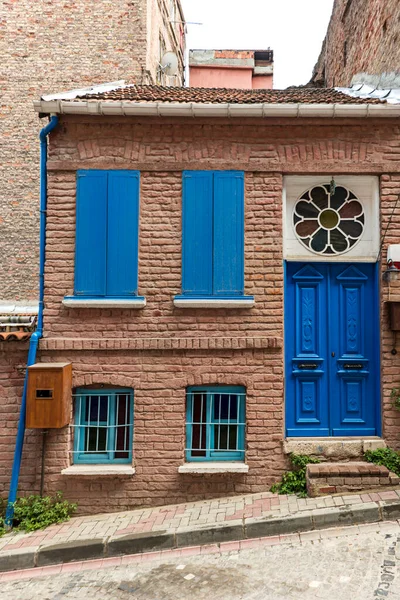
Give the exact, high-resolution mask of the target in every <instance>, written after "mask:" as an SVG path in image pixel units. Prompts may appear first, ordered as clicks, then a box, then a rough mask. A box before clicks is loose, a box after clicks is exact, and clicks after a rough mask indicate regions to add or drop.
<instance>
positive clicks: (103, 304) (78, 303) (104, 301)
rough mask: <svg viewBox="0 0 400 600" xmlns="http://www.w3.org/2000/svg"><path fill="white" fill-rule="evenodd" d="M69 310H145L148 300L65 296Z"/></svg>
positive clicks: (137, 297) (139, 297)
mask: <svg viewBox="0 0 400 600" xmlns="http://www.w3.org/2000/svg"><path fill="white" fill-rule="evenodd" d="M62 303H63V305H64V306H66V307H67V308H134V309H138V308H144V307H145V306H146V298H144V297H143V296H136V297H134V298H80V297H78V296H65V298H63V301H62Z"/></svg>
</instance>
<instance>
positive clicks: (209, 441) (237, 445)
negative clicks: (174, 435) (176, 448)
mask: <svg viewBox="0 0 400 600" xmlns="http://www.w3.org/2000/svg"><path fill="white" fill-rule="evenodd" d="M245 403H246V393H245V391H244V388H242V387H239V388H237V387H236V388H232V387H229V388H228V387H227V388H223V387H217V388H190V389H189V390H188V392H187V421H186V460H187V461H196V460H197V461H205V460H216V461H223V460H241V461H244V453H245V449H244V446H245V444H244V440H245V425H246V422H245Z"/></svg>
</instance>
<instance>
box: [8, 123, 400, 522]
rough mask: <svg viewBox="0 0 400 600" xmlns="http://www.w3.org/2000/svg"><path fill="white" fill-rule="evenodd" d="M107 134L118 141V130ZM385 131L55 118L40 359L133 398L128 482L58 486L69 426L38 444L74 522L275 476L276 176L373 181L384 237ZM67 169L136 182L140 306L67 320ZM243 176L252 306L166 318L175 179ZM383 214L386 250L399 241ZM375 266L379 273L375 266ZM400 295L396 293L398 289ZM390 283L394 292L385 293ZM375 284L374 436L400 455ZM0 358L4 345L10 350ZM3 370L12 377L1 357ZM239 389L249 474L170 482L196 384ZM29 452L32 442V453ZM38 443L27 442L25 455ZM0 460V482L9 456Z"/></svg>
mask: <svg viewBox="0 0 400 600" xmlns="http://www.w3.org/2000/svg"><path fill="white" fill-rule="evenodd" d="M116 132H117V133H116ZM398 135H399V125H398V123H397V121H392V120H390V119H387V120H386V119H382V120H380V121H378V120H376V121H374V120H365V119H364V120H350V119H346V120H340V119H335V120H316V119H310V120H305V119H297V120H293V119H287V120H280V119H268V120H264V121H262V120H253V121H252V120H240V121H235V122H234V123H233V122H232V121H231V120H222V119H221V120H220V119H218V122H217V121H216V119H211V120H200V119H199V120H197V119H196V120H193V119H188V120H184V119H180V120H175V121H171V120H168V119H163V120H162V121H161V120H160V119H145V120H143V119H135V118H117V117H116V118H114V119H106V118H102V117H99V118H95V119H92V120H91V119H89V118H83V117H79V118H78V117H63V118H62V119H61V126H60V127H59V128H58V130H57V131H56V132H54V134H52V137H51V151H50V160H49V207H48V244H47V261H46V281H45V284H46V293H45V303H46V310H45V318H44V325H45V329H44V333H45V338H44V340H42V342H41V344H40V353H39V360H40V361H42V362H44V361H45V362H47V361H71V362H72V364H73V373H74V375H73V384H74V386H82V385H90V384H104V385H106V386H107V385H111V386H113V385H121V386H126V387H133V388H134V390H135V429H134V463H135V466H136V475H134V476H133V477H131V478H128V479H122V478H120V479H119V478H115V477H104V478H101V479H99V478H90V477H89V478H87V477H86V478H84V477H79V476H73V477H72V476H70V477H67V476H63V475H61V470H62V468H64V467H66V466H67V465H68V464H69V461H70V456H71V455H70V452H69V451H70V449H71V433H70V430H69V429H68V428H65V429H63V430H60V431H53V432H51V433H50V434H49V440H48V447H47V448H48V449H47V457H46V489H47V491H49V492H54V491H56V490H59V489H60V490H63V491H64V493H65V495H66V496H67V497H68V498H70V499H74V500H78V502H79V505H80V509H79V510H80V511H81V512H99V511H103V510H118V509H124V508H129V507H133V506H139V505H144V504H145V505H150V504H164V503H170V502H178V501H183V500H195V499H201V498H206V497H215V496H224V495H228V494H234V493H246V492H256V491H261V490H267V489H268V488H269V486H270V485H271V483H272V482H274V481H275V480H277V479H278V478H279V475H280V474H281V472H282V471H283V470H284V468H285V467H286V459H285V455H284V453H283V448H282V441H283V437H284V363H283V356H284V353H283V264H282V191H283V190H282V175H283V174H290V173H315V174H321V173H324V174H326V176H327V178H330V177H331V176H332V173H353V174H362V173H365V174H371V173H373V174H376V175H379V176H380V194H381V228H382V232H383V231H385V229H386V226H387V224H388V219H389V218H390V217H391V215H392V212H393V207H394V205H395V202H396V199H397V195H398V194H399V193H400V167H399V165H400V160H399V158H400V155H399V150H398V145H397V144H396V139H398ZM78 168H110V169H111V168H131V169H139V170H140V171H141V222H140V243H139V248H140V253H139V254H140V259H139V293H140V294H142V295H145V296H146V298H147V306H146V308H144V309H143V310H126V309H125V310H121V309H113V310H110V309H107V310H100V309H89V310H88V309H67V308H65V307H63V306H62V304H61V301H62V298H63V296H64V295H65V294H70V293H71V292H72V289H73V276H74V275H73V273H74V245H75V185H76V169H78ZM188 168H189V169H230V168H236V169H243V170H245V172H246V174H245V186H246V187H245V204H246V211H245V282H246V283H245V291H246V293H247V294H254V296H255V300H256V304H255V307H254V308H252V309H245V310H238V309H236V310H204V309H203V310H202V309H191V310H187V309H185V310H184V309H177V308H174V307H173V302H172V298H173V296H174V295H175V294H177V293H179V292H180V289H181V191H182V184H181V180H182V177H181V171H182V170H183V169H188ZM399 227H400V216H399V215H398V213H397V212H395V213H394V216H393V219H392V221H391V224H390V227H389V229H388V232H387V235H386V238H385V243H384V254H383V261H384V260H385V250H386V247H387V244H388V243H393V242H395V241H397V242H398V241H399V240H398V230H399ZM383 268H384V267H383ZM397 285H398V286H399V287H400V283H398V284H397ZM396 290H397V288H396V284H392V285H391V294H392V297H393V294H396V293H399V294H400V289H399V290H398V292H397V291H396ZM388 294H389V287H388V284H387V283H384V282H382V290H381V300H382V317H381V319H382V320H381V331H382V384H383V410H382V414H383V434H384V437H385V440H386V441H387V443H388V444H390V445H392V446H393V447H396V448H399V449H400V442H399V439H400V436H399V433H400V413H399V412H398V411H396V410H395V409H394V408H393V405H392V401H391V398H390V393H391V390H392V388H393V387H399V386H400V375H399V373H400V354H397V355H392V354H391V352H390V351H391V349H392V348H393V343H394V339H393V333H392V332H391V331H390V329H389V326H388V318H387V313H386V310H387V309H386V305H385V303H384V302H385V301H386V300H387V299H388ZM7 348H8V346H7ZM5 358H6V360H8V361H11V362H10V368H11V369H15V367H13V366H12V364H11V363H12V360H14V359H13V358H12V356H10V357H9V358H7V355H5ZM5 381H6V387H7V398H9V400H8V401H7V402H8V404H9V406H11V407H12V410H11V411H9V413H8V414H9V415H10V416H9V418H8V421H7V422H8V430H7V433H6V434H5V435H7V443H8V444H13V441H14V439H15V437H14V436H15V428H16V416H17V406H18V403H19V401H20V400H19V399H20V393H21V380H20V379H18V378H17V377H16V375H14V379H13V380H9V379H8V378H7V376H6V380H5ZM216 383H218V384H231V385H243V386H245V387H246V389H247V406H246V409H247V431H246V463H247V464H248V465H249V473H248V474H236V475H235V474H222V475H207V476H195V475H184V474H179V473H178V467H179V465H181V464H183V462H184V446H185V427H184V424H185V389H186V386H188V385H196V384H201V385H205V384H216ZM28 436H29V438H28V439H29V440H30V442H29V443H30V444H32V446H30V447H29V448H30V450H29V455H28V454H27V453H25V457H24V461H23V481H22V487H21V489H22V490H23V491H28V490H30V489H33V488H34V487H35V486H37V481H38V478H39V473H38V471H39V466H36V465H39V464H40V446H39V440H38V436H37V434H36V433H32V432H30V433H28ZM35 440H36V441H35ZM35 444H36V445H35ZM5 456H6V459H5V458H4V457H3V458H2V461H3V462H2V469H1V471H0V482H1V485H3V486H6V485H7V483H8V477H9V473H10V466H11V462H10V461H11V455H10V454H6V455H5Z"/></svg>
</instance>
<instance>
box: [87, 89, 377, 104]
mask: <svg viewBox="0 0 400 600" xmlns="http://www.w3.org/2000/svg"><path fill="white" fill-rule="evenodd" d="M81 99H85V100H103V101H104V100H106V101H119V102H121V101H124V102H129V101H131V102H195V103H211V104H222V103H229V104H261V103H270V104H280V103H282V104H298V103H304V104H333V103H337V104H366V103H367V104H376V103H378V104H379V103H380V100H379V99H377V98H357V97H351V96H349V95H347V94H344V93H342V92H340V91H337V90H335V89H329V88H292V89H287V90H236V89H226V88H190V87H189V88H185V87H162V86H158V85H126V86H123V87H119V88H117V89H114V90H109V91H105V92H100V93H95V94H90V93H89V94H88V93H84V94H82V95H79V96H77V98H76V101H78V100H81Z"/></svg>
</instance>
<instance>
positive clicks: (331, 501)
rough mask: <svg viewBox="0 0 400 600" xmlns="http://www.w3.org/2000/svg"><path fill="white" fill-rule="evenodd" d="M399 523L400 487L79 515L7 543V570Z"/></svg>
mask: <svg viewBox="0 0 400 600" xmlns="http://www.w3.org/2000/svg"><path fill="white" fill-rule="evenodd" d="M398 518H400V489H396V490H390V491H383V492H375V493H372V492H371V493H368V494H367V493H366V494H361V495H356V494H354V495H348V496H325V497H323V498H304V499H302V498H297V497H296V496H278V495H276V494H272V493H271V492H263V493H259V494H250V495H245V496H234V497H229V498H220V499H216V500H204V501H200V502H190V503H186V504H177V505H171V506H162V507H157V508H147V509H138V510H132V511H126V512H120V513H107V514H101V515H95V516H93V515H92V516H86V517H75V518H73V519H71V520H70V521H68V522H66V523H63V524H61V525H52V526H51V527H48V528H47V529H45V530H39V531H37V532H33V533H20V532H12V533H9V534H7V535H5V536H3V537H2V538H0V571H9V570H14V569H25V568H31V567H34V566H35V567H37V566H39V567H42V566H45V565H49V564H57V563H62V562H64V563H65V562H71V561H79V560H87V559H100V558H101V559H104V558H105V557H112V556H121V555H127V554H136V553H141V552H151V551H154V550H164V549H169V548H183V547H188V546H196V545H202V544H221V543H225V542H230V541H239V540H246V539H254V538H260V537H268V536H276V535H284V534H292V533H299V532H303V531H313V530H318V529H324V528H327V527H337V526H340V525H358V524H361V523H374V522H378V521H384V520H391V519H398Z"/></svg>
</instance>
